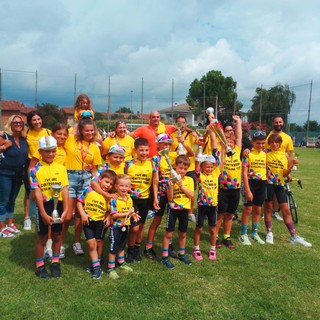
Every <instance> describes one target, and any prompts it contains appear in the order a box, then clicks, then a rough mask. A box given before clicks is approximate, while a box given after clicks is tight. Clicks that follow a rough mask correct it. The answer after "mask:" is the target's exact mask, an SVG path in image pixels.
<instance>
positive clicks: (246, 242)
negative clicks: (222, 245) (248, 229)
mask: <svg viewBox="0 0 320 320" xmlns="http://www.w3.org/2000/svg"><path fill="white" fill-rule="evenodd" d="M239 241H240V242H241V243H242V244H243V245H244V246H251V242H250V240H249V237H248V235H247V234H242V235H241V236H240V237H239Z"/></svg>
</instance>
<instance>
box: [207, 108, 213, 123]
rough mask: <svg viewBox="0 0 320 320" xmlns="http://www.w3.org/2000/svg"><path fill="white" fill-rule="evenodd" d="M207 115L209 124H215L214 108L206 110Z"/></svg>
mask: <svg viewBox="0 0 320 320" xmlns="http://www.w3.org/2000/svg"><path fill="white" fill-rule="evenodd" d="M206 114H207V116H208V119H209V122H210V123H213V122H214V118H215V117H214V109H213V108H212V107H209V108H207V109H206ZM209 116H210V117H209Z"/></svg>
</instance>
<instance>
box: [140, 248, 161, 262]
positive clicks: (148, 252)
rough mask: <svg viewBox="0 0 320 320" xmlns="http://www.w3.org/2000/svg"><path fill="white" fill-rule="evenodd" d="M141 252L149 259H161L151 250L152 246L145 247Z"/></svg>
mask: <svg viewBox="0 0 320 320" xmlns="http://www.w3.org/2000/svg"><path fill="white" fill-rule="evenodd" d="M143 254H144V256H145V257H146V258H149V259H151V260H156V261H159V262H160V260H161V258H160V257H158V256H157V254H156V252H155V251H154V250H153V248H150V249H147V248H145V249H144V251H143Z"/></svg>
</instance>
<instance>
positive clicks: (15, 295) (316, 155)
mask: <svg viewBox="0 0 320 320" xmlns="http://www.w3.org/2000/svg"><path fill="white" fill-rule="evenodd" d="M297 149H298V150H297V152H298V153H299V161H300V165H299V168H298V171H296V172H294V176H295V177H298V178H300V179H301V180H302V183H303V189H302V190H300V189H298V187H294V186H293V187H292V189H293V192H294V195H295V197H296V199H297V203H298V205H299V223H298V224H297V226H296V227H297V230H298V233H299V234H300V235H301V236H303V237H305V239H306V240H307V241H310V242H312V244H313V247H312V248H305V247H301V246H294V245H291V244H290V242H289V233H288V231H287V229H286V227H285V225H284V223H282V222H277V221H275V220H274V222H273V232H274V236H275V244H274V245H273V246H271V245H267V244H265V245H259V244H253V245H252V246H251V247H244V246H242V245H241V244H240V243H239V242H238V241H237V237H238V235H239V233H240V225H239V224H238V223H237V222H235V223H234V226H233V234H232V238H233V240H234V243H235V244H236V245H237V247H236V249H234V250H230V249H227V248H226V247H223V248H221V249H218V260H217V261H215V262H212V261H209V260H208V259H207V258H205V259H204V260H203V261H202V262H201V261H200V262H198V261H194V260H193V265H192V266H186V265H183V264H182V263H181V262H179V261H174V260H173V262H174V263H175V265H176V268H175V269H174V270H166V269H165V268H164V267H163V266H162V265H160V264H158V263H157V262H154V261H150V260H146V259H144V260H143V261H142V262H141V263H139V264H137V263H134V264H133V265H132V267H133V268H134V272H133V273H132V274H130V275H126V274H123V273H121V272H120V271H119V274H120V279H119V280H117V281H111V280H110V279H109V278H108V277H107V276H106V275H105V274H104V275H103V276H102V278H101V279H100V280H98V281H93V280H92V279H91V278H90V275H89V274H88V273H86V272H85V267H86V266H88V265H89V258H88V256H87V254H85V255H84V256H82V257H76V256H74V254H73V252H71V251H70V250H71V249H69V250H67V257H66V258H65V259H64V260H62V272H63V274H62V277H61V278H58V279H49V280H42V279H38V278H36V276H35V274H34V271H35V265H34V253H33V252H34V245H35V238H36V236H35V232H34V231H22V233H21V234H20V235H19V236H17V237H16V238H14V239H9V240H8V239H0V281H1V282H0V283H1V288H2V292H1V294H0V319H13V318H14V319H78V320H80V319H145V320H147V319H232V320H236V319H286V320H287V319H313V320H316V319H319V318H320V307H319V301H320V271H319V270H320V268H319V266H320V256H319V252H320V251H319V247H320V239H319V227H320V216H319V209H318V206H319V204H318V203H319V199H320V197H319V189H318V177H319V173H318V168H319V165H320V150H316V149H299V148H297ZM240 209H241V208H240ZM16 221H17V223H18V224H19V225H20V226H21V225H22V221H23V215H22V194H20V197H19V201H18V202H17V205H16ZM148 225H149V223H147V227H148ZM189 226H190V227H189V232H188V243H187V248H186V250H187V253H188V254H189V255H190V257H191V253H192V248H193V245H192V235H193V230H194V224H192V223H190V225H189ZM163 230H164V229H163V227H162V228H161V229H160V230H159V232H158V235H157V238H156V241H155V249H156V251H157V252H158V253H160V247H161V241H162V235H163ZM72 231H73V230H72V229H71V230H70V234H69V237H68V241H67V245H69V246H71V244H72V238H73V237H72ZM265 234H266V232H265V227H264V224H263V222H262V223H261V225H260V235H262V236H263V237H265ZM176 240H177V238H176V235H175V237H174V243H175V242H176ZM83 244H84V241H83ZM201 248H202V250H203V253H205V252H207V251H208V250H209V242H208V232H207V231H206V232H204V234H203V236H202V243H201ZM67 249H68V248H67Z"/></svg>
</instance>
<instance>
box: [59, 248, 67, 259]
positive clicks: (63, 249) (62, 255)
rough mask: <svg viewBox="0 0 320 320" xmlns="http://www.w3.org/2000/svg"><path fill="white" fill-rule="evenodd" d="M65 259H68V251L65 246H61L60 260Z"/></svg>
mask: <svg viewBox="0 0 320 320" xmlns="http://www.w3.org/2000/svg"><path fill="white" fill-rule="evenodd" d="M65 257H66V249H65V247H64V246H61V247H60V256H59V259H64V258H65Z"/></svg>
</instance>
